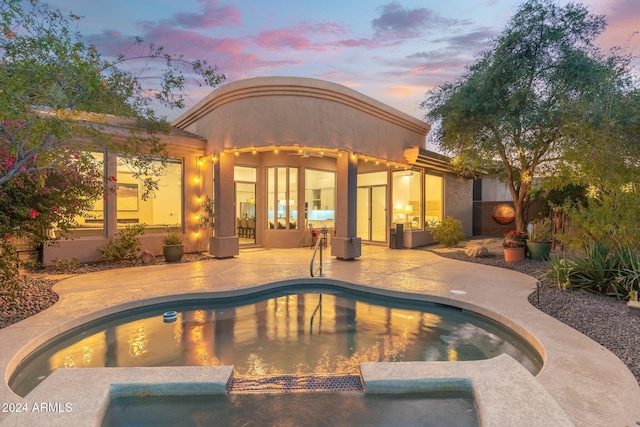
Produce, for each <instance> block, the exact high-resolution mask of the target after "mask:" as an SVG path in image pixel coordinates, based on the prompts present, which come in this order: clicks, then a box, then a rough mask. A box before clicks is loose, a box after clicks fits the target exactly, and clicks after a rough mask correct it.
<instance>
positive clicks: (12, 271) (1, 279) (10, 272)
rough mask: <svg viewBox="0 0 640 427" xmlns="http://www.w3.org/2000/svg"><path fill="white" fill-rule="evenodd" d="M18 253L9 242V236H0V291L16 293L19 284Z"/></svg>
mask: <svg viewBox="0 0 640 427" xmlns="http://www.w3.org/2000/svg"><path fill="white" fill-rule="evenodd" d="M17 265H18V253H17V252H16V249H15V247H14V246H13V245H12V244H11V237H5V238H0V292H6V293H9V294H12V295H13V294H15V293H17V292H18V291H19V290H20V288H21V286H22V282H20V275H19V274H18V269H17V267H16V266H17Z"/></svg>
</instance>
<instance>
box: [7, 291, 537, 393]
mask: <svg viewBox="0 0 640 427" xmlns="http://www.w3.org/2000/svg"><path fill="white" fill-rule="evenodd" d="M173 310H175V311H176V312H177V320H176V321H174V322H165V321H164V320H163V314H164V313H165V312H167V311H173ZM501 353H507V354H509V355H510V356H512V357H513V358H514V359H516V360H517V361H519V362H520V363H521V364H522V365H524V366H525V367H526V368H527V369H528V370H529V371H530V372H532V373H533V374H536V373H537V372H538V371H539V370H540V368H541V366H542V364H541V359H540V357H539V355H538V353H537V352H536V351H535V350H534V349H533V347H532V346H531V345H529V344H528V343H527V342H526V341H525V340H524V339H522V338H521V337H519V336H518V335H517V334H515V333H513V332H512V331H510V330H508V329H507V328H505V327H504V326H502V325H500V324H499V323H497V322H494V321H492V320H490V319H488V318H486V317H484V316H480V315H477V314H474V313H472V312H468V311H464V310H460V309H456V308H453V307H449V306H443V305H439V304H435V303H425V302H415V301H409V300H404V299H394V298H386V297H380V296H376V295H373V294H369V293H364V292H359V291H352V290H347V289H342V288H340V287H337V286H329V285H304V286H300V285H296V286H289V287H283V288H280V289H278V290H273V291H268V292H260V293H256V294H252V295H250V296H243V297H235V298H222V299H211V300H206V301H203V300H191V301H182V302H176V303H171V304H162V305H155V306H148V307H145V308H143V309H139V310H134V311H128V312H126V313H119V314H117V315H112V316H108V317H105V318H102V319H98V320H96V321H94V322H91V323H89V324H87V325H85V326H83V327H81V328H77V329H75V330H71V331H69V332H68V333H65V334H63V335H61V336H59V337H58V338H56V339H55V340H53V341H51V342H49V343H47V344H45V345H43V346H42V347H41V348H40V349H39V350H38V351H36V352H34V353H33V354H32V355H31V356H29V357H28V358H27V359H26V360H25V361H24V362H23V363H22V364H21V365H20V366H19V367H18V369H17V370H16V372H14V374H13V375H12V377H11V379H10V382H9V385H10V387H11V388H12V389H13V390H14V392H16V393H17V394H19V395H21V396H25V395H26V394H27V393H28V392H29V391H30V390H32V389H33V388H34V387H35V386H37V385H38V384H39V383H40V382H41V381H42V380H43V379H44V378H46V377H47V376H48V375H49V374H50V373H51V372H52V371H53V370H55V369H59V368H72V367H75V368H83V367H132V366H187V365H191V366H219V365H234V367H235V375H264V374H281V373H358V372H359V364H360V363H361V362H375V361H387V362H388V361H438V360H449V361H455V360H480V359H488V358H492V357H495V356H497V355H499V354H501Z"/></svg>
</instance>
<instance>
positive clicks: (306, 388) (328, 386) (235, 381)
mask: <svg viewBox="0 0 640 427" xmlns="http://www.w3.org/2000/svg"><path fill="white" fill-rule="evenodd" d="M363 390H364V385H363V384H362V378H361V377H360V375H318V374H298V375H270V376H264V377H253V376H252V377H242V376H234V377H233V378H231V380H230V381H229V384H227V392H228V393H291V392H318V391H363Z"/></svg>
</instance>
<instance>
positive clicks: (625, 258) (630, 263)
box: [611, 247, 640, 301]
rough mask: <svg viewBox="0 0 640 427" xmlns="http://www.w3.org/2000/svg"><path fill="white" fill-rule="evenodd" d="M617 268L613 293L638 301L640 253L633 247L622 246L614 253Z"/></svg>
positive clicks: (612, 285) (616, 295)
mask: <svg viewBox="0 0 640 427" xmlns="http://www.w3.org/2000/svg"><path fill="white" fill-rule="evenodd" d="M614 256H615V258H616V265H617V269H616V271H615V280H614V281H613V283H612V284H611V294H613V295H615V297H616V298H618V299H630V300H632V301H633V300H635V301H637V299H638V292H639V291H640V253H638V251H637V250H636V249H635V248H632V247H624V248H623V247H621V248H618V250H617V251H616V252H615V254H614Z"/></svg>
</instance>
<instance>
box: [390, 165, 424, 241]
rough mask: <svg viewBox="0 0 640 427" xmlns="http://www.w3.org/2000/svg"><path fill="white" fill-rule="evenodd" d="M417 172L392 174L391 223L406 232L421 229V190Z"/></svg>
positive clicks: (395, 172) (396, 172)
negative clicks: (399, 226) (401, 225)
mask: <svg viewBox="0 0 640 427" xmlns="http://www.w3.org/2000/svg"><path fill="white" fill-rule="evenodd" d="M420 178H421V174H420V172H418V171H413V170H403V171H394V172H393V183H392V189H393V223H395V224H404V228H405V229H408V230H412V229H413V230H415V229H422V188H421V179H420Z"/></svg>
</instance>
